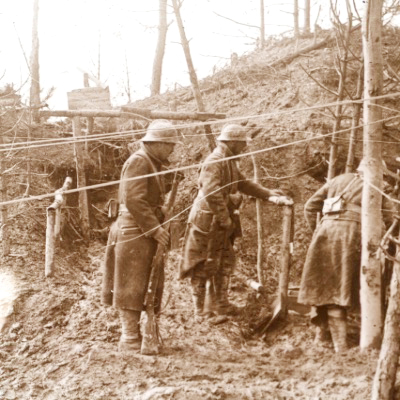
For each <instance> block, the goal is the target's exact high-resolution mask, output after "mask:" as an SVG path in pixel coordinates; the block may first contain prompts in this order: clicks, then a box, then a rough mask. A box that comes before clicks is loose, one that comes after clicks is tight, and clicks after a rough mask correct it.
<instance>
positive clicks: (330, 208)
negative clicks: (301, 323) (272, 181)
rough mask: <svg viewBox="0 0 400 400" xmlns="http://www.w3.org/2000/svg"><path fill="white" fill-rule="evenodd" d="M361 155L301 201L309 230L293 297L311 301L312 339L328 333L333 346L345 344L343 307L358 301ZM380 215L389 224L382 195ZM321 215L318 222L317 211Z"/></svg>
mask: <svg viewBox="0 0 400 400" xmlns="http://www.w3.org/2000/svg"><path fill="white" fill-rule="evenodd" d="M364 165H365V164H364V161H361V163H360V166H359V167H358V174H353V173H346V174H342V175H338V176H336V177H335V178H333V179H331V180H330V181H328V182H327V183H325V185H323V186H322V187H321V188H320V189H319V190H318V191H317V192H316V193H315V194H314V195H313V196H312V197H311V198H310V199H309V200H308V201H307V203H306V205H305V208H304V213H305V217H306V221H307V223H308V225H309V227H310V229H311V230H312V231H314V234H313V237H312V240H311V244H310V247H309V248H308V252H307V256H306V261H305V263H304V269H303V274H302V277H301V283H300V292H299V296H298V302H299V303H302V304H306V305H310V306H312V312H311V322H312V323H313V324H314V325H316V327H317V330H316V337H315V341H316V343H318V342H321V341H323V340H326V339H327V338H328V337H329V331H330V333H331V337H332V341H333V346H334V349H335V352H337V353H340V352H343V351H345V350H346V349H347V312H348V310H349V309H351V308H357V306H358V305H359V289H360V262H361V259H360V257H361V195H362V190H363V180H362V174H363V169H364ZM382 210H383V217H384V221H385V223H386V224H390V222H391V218H392V215H393V208H392V206H391V204H390V202H389V201H388V200H387V199H386V198H385V197H384V198H383V206H382ZM321 212H322V215H323V216H322V219H321V221H320V222H319V224H317V213H321Z"/></svg>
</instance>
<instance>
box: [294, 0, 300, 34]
mask: <svg viewBox="0 0 400 400" xmlns="http://www.w3.org/2000/svg"><path fill="white" fill-rule="evenodd" d="M293 5H294V9H293V17H294V37H295V38H296V39H298V38H299V36H300V29H299V0H294V1H293Z"/></svg>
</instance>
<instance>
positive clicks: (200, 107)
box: [172, 0, 215, 151]
mask: <svg viewBox="0 0 400 400" xmlns="http://www.w3.org/2000/svg"><path fill="white" fill-rule="evenodd" d="M172 4H173V6H174V12H175V16H176V22H177V24H178V28H179V33H180V36H181V42H182V47H183V51H184V53H185V58H186V63H187V66H188V70H189V77H190V82H191V83H192V90H193V95H194V98H195V99H196V103H197V109H198V110H199V111H200V112H205V107H204V103H203V99H202V97H201V92H200V88H199V83H198V81H197V75H196V71H195V69H194V66H193V61H192V56H191V55H190V48H189V42H188V40H187V38H186V34H185V29H184V27H183V22H182V18H181V14H180V6H181V3H179V4H178V0H172ZM204 130H205V131H206V135H207V140H208V147H209V148H210V150H211V151H212V150H213V149H214V148H215V139H214V136H213V134H212V131H211V128H210V126H209V125H204Z"/></svg>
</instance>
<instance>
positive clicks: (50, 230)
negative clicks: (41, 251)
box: [44, 207, 56, 278]
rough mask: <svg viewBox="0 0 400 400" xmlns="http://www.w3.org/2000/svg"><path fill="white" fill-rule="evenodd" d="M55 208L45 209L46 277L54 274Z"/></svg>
mask: <svg viewBox="0 0 400 400" xmlns="http://www.w3.org/2000/svg"><path fill="white" fill-rule="evenodd" d="M55 215H56V210H55V209H54V208H50V207H49V208H48V209H47V225H46V250H45V257H46V261H45V267H44V274H45V276H46V278H47V277H51V276H53V274H54V250H55V249H54V247H55V246H54V244H55V238H54V225H55V219H56V216H55Z"/></svg>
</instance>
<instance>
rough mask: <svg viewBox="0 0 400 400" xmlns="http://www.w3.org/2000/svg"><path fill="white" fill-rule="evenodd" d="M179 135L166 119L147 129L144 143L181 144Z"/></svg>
mask: <svg viewBox="0 0 400 400" xmlns="http://www.w3.org/2000/svg"><path fill="white" fill-rule="evenodd" d="M178 139H179V133H178V131H177V130H176V129H175V128H174V125H172V124H171V122H169V121H167V120H166V119H156V120H154V121H153V122H152V123H151V124H150V125H149V126H148V128H147V131H146V134H145V135H144V136H143V137H142V139H140V140H141V141H142V142H163V143H175V144H177V143H180V141H179V140H178Z"/></svg>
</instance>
